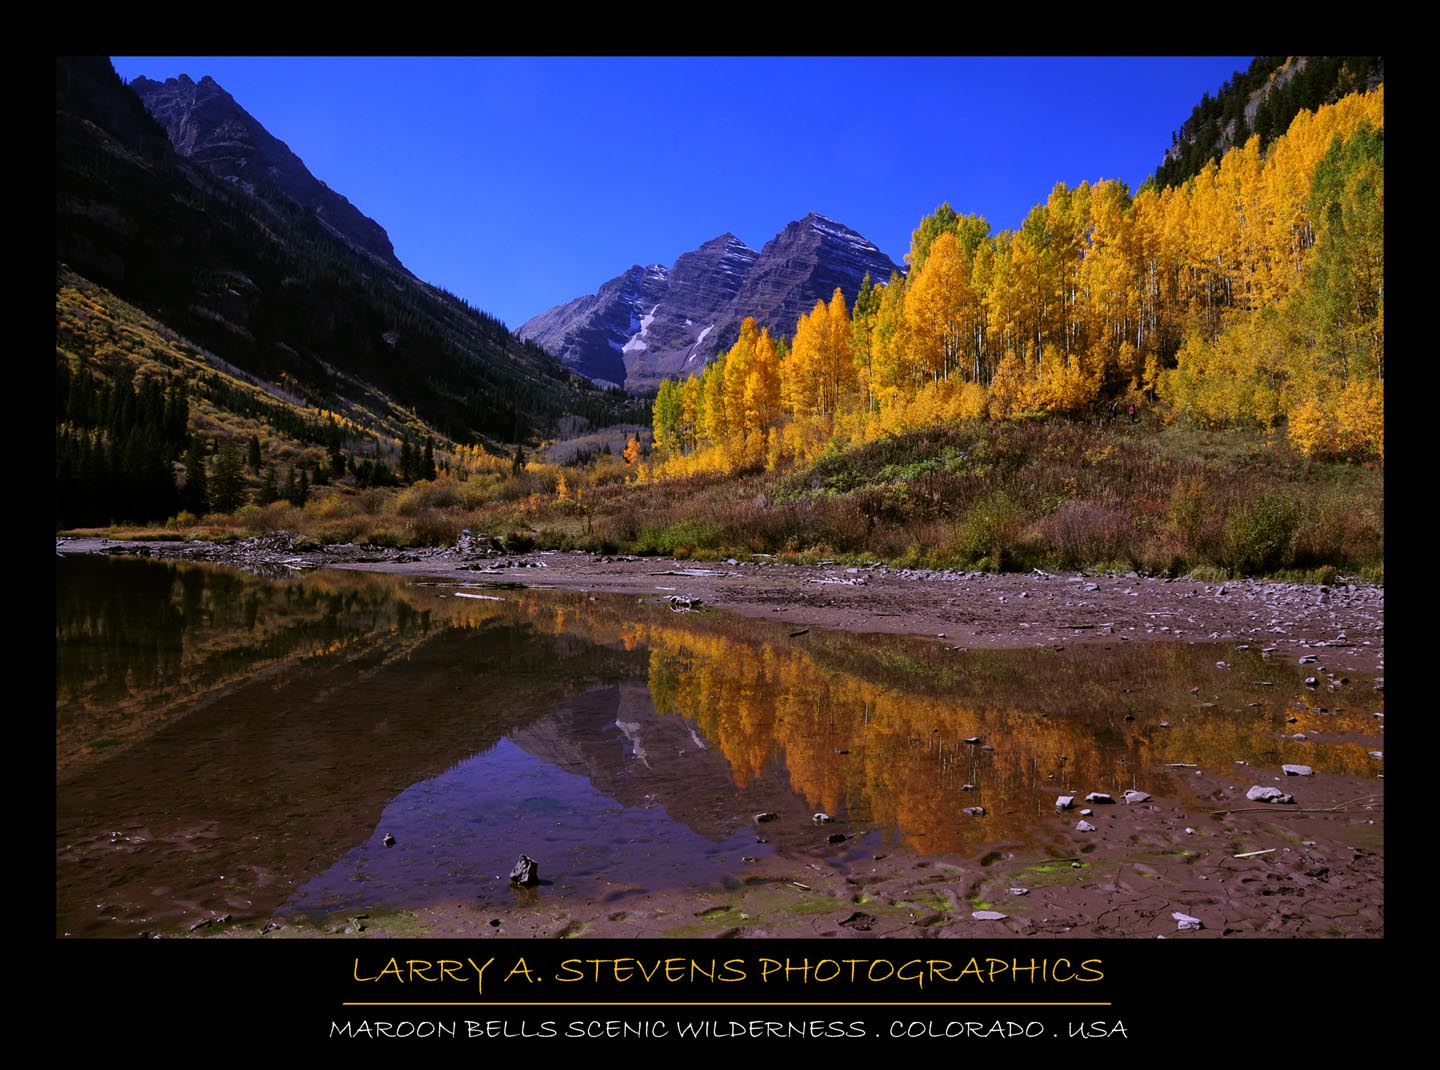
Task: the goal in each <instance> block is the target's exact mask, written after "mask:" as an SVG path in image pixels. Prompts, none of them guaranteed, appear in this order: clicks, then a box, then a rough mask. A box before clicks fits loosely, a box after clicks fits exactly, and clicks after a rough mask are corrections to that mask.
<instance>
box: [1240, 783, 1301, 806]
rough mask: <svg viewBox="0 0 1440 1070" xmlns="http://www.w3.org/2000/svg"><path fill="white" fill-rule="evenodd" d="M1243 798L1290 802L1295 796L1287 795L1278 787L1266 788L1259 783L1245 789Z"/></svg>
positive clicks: (1258, 800)
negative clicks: (1247, 789)
mask: <svg viewBox="0 0 1440 1070" xmlns="http://www.w3.org/2000/svg"><path fill="white" fill-rule="evenodd" d="M1245 798H1247V799H1249V800H1250V801H1251V802H1273V803H1292V802H1294V801H1295V796H1293V795H1287V794H1285V792H1283V791H1281V790H1280V789H1279V788H1266V787H1262V786H1261V785H1259V784H1256V785H1255V786H1254V787H1253V788H1251V789H1250V790H1249V791H1247V792H1246V793H1245Z"/></svg>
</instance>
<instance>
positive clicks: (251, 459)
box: [245, 435, 260, 473]
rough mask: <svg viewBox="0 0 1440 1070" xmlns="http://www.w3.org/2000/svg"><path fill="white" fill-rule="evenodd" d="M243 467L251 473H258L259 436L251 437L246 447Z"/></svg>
mask: <svg viewBox="0 0 1440 1070" xmlns="http://www.w3.org/2000/svg"><path fill="white" fill-rule="evenodd" d="M245 465H246V467H247V468H249V469H250V471H252V472H257V473H258V472H259V471H260V436H259V435H251V436H250V444H249V445H248V446H247V447H246V455H245Z"/></svg>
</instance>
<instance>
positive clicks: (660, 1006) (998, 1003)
mask: <svg viewBox="0 0 1440 1070" xmlns="http://www.w3.org/2000/svg"><path fill="white" fill-rule="evenodd" d="M341 1006H344V1007H636V1008H639V1007H645V1008H648V1009H650V1010H657V1011H663V1010H666V1009H667V1008H670V1007H731V1008H736V1009H741V1008H745V1007H914V1008H917V1009H920V1010H924V1009H925V1008H928V1007H1109V1006H1112V1004H1111V1003H1110V1001H1108V1000H1095V1001H1089V1002H1080V1001H1069V1000H1048V1001H1047V1000H1038V1001H1037V1000H986V1001H980V1000H974V1001H966V1000H962V1001H955V1002H944V1003H908V1002H898V1003H881V1002H871V1001H869V1000H854V1001H850V1002H841V1001H836V1000H812V1001H800V1002H773V1003H714V1002H707V1001H703V1000H702V1001H697V1002H691V1003H626V1002H624V1001H622V1000H614V1001H610V1002H604V1001H581V1002H575V1003H551V1002H526V1001H512V1002H491V1001H490V1000H480V1001H471V1002H466V1001H428V1000H415V1001H412V1002H408V1003H407V1002H393V1001H390V1000H376V1001H370V1002H367V1001H362V1000H347V1001H346V1002H344V1003H343V1004H341Z"/></svg>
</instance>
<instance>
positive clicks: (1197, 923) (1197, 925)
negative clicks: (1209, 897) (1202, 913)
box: [1170, 910, 1205, 930]
mask: <svg viewBox="0 0 1440 1070" xmlns="http://www.w3.org/2000/svg"><path fill="white" fill-rule="evenodd" d="M1170 916H1171V917H1172V918H1174V919H1175V920H1176V921H1177V922H1179V927H1180V928H1181V929H1182V930H1185V929H1203V928H1205V923H1204V922H1203V921H1201V920H1200V919H1199V918H1192V917H1191V916H1190V915H1189V914H1182V913H1180V911H1178V910H1177V911H1175V912H1174V913H1173V914H1171V915H1170Z"/></svg>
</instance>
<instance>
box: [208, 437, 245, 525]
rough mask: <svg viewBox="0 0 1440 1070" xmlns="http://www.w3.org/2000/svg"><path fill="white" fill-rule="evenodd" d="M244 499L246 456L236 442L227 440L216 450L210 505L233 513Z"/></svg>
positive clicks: (224, 511)
mask: <svg viewBox="0 0 1440 1070" xmlns="http://www.w3.org/2000/svg"><path fill="white" fill-rule="evenodd" d="M244 501H245V460H244V456H243V455H242V454H241V452H240V447H239V446H238V445H237V444H236V443H235V442H233V441H229V440H227V441H225V442H223V443H221V445H220V447H219V448H218V449H217V450H216V452H215V469H214V471H213V472H212V473H211V476H210V507H211V508H212V509H214V510H215V511H216V512H217V513H232V512H234V511H235V510H236V509H238V508H240V506H241V504H242V503H243V502H244Z"/></svg>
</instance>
